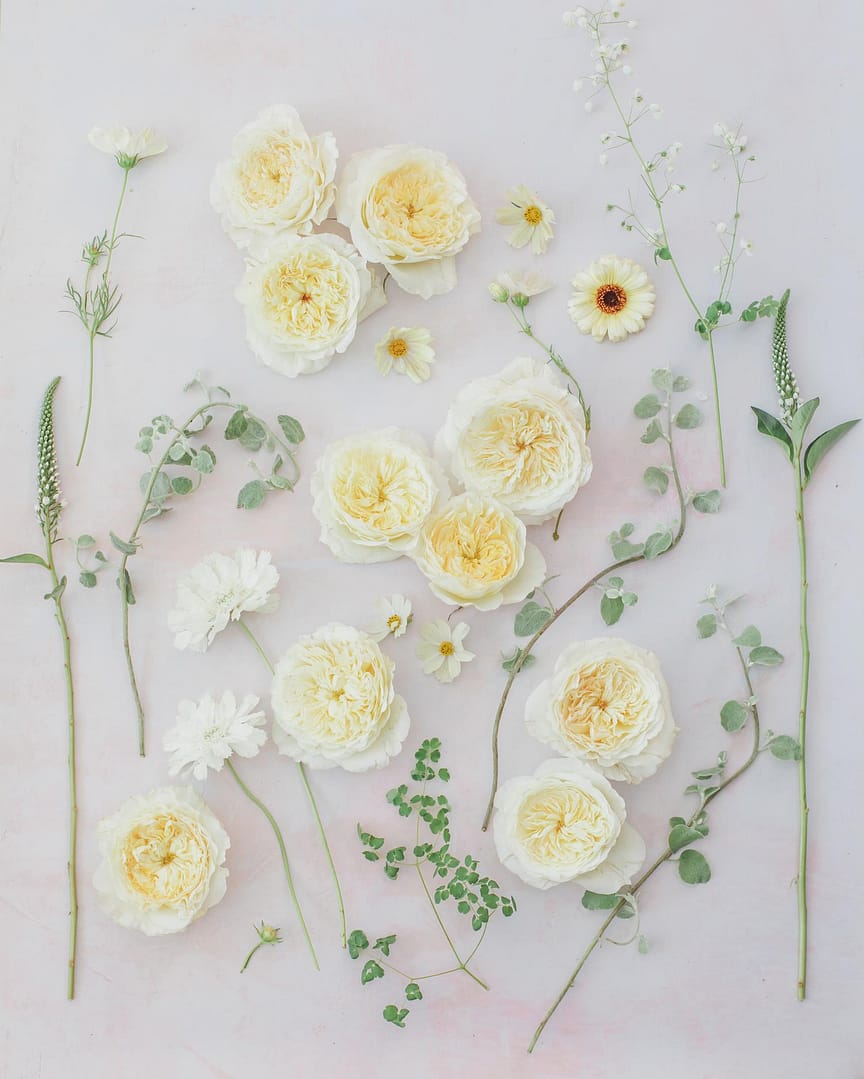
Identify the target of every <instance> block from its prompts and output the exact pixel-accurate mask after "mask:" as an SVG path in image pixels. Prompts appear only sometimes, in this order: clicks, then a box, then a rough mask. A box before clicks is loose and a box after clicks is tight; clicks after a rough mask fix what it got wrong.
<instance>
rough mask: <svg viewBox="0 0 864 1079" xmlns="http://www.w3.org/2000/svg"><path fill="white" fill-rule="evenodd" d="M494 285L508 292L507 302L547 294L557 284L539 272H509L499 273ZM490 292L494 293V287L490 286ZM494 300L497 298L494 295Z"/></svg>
mask: <svg viewBox="0 0 864 1079" xmlns="http://www.w3.org/2000/svg"><path fill="white" fill-rule="evenodd" d="M492 284H493V285H498V286H499V287H500V288H503V289H504V290H505V291H506V293H507V295H506V296H505V297H504V299H505V300H506V299H508V298H510V299H514V298H516V297H518V296H525V297H527V298H528V299H529V300H530V299H531V297H532V296H539V295H540V293H541V292H547V291H548V290H549V289H550V288H552V287H553V285H554V284H555V282H554V281H552V280H551V279H550V278H548V277H547V276H546V275H545V274H542V273H540V272H539V271H538V270H509V271H506V272H504V273H499V274H498V276H497V277H496V278H495V281H494V282H493V283H492ZM489 291H490V292H492V285H490V286H489ZM493 298H497V297H495V294H494V293H493Z"/></svg>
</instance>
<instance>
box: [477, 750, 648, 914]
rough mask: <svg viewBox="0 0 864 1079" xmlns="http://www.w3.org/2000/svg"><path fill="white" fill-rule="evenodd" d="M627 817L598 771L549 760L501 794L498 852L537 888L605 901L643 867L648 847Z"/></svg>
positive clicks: (509, 866)
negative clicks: (573, 890) (566, 888)
mask: <svg viewBox="0 0 864 1079" xmlns="http://www.w3.org/2000/svg"><path fill="white" fill-rule="evenodd" d="M626 818H627V810H626V807H625V805H624V799H623V798H622V797H621V796H620V795H619V794H618V792H617V791H615V790H614V789H613V788H612V785H611V784H610V783H609V782H608V780H606V779H604V777H603V776H602V775H600V773H599V772H597V771H595V770H594V769H593V768H590V767H588V765H586V764H583V763H582V762H581V761H576V760H548V761H544V762H543V764H541V765H540V766H539V767H538V768H537V769H535V771H534V774H533V775H530V776H519V777H518V778H516V779H510V780H508V781H507V782H506V783H504V784H502V785H501V787H500V788H499V790H498V793H497V794H496V795H495V818H494V821H493V834H494V838H495V848H496V850H497V851H498V857H499V858H500V859H501V864H502V865H503V866H505V867H506V868H507V869H509V870H510V872H511V873H515V874H516V876H517V877H520V878H521V879H522V880H523V881H525V883H526V884H530V885H532V887H534V888H551V887H553V886H554V885H556V884H566V883H568V882H570V881H572V882H574V883H576V884H578V885H579V886H580V887H581V888H585V889H587V890H588V891H592V892H599V893H600V894H603V895H610V894H611V893H613V892H616V891H617V890H618V889H619V888H621V887H622V886H623V885H625V884H629V883H630V882H631V880H632V879H633V875H634V874H635V873H636V872H637V871H638V870H639V868H640V866H641V865H642V863H643V862H644V860H645V843H644V842H643V840H642V837H641V836H640V835H639V833H638V832H637V831H636V830H635V829H634V828H632V827H631V826H630V825H629V824H628V823H627V820H626Z"/></svg>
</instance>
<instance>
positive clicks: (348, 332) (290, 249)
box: [237, 234, 384, 378]
mask: <svg viewBox="0 0 864 1079" xmlns="http://www.w3.org/2000/svg"><path fill="white" fill-rule="evenodd" d="M237 299H238V300H239V301H240V303H241V304H242V305H243V309H244V311H245V314H246V339H247V341H248V342H249V346H250V348H251V349H252V351H253V352H254V353H255V355H256V356H258V358H259V359H260V360H261V361H262V363H265V364H266V365H267V366H268V367H272V368H273V369H274V370H275V371H279V372H280V374H283V375H288V376H289V377H290V378H293V377H294V376H295V375H302V374H312V373H313V372H315V371H321V370H322V369H323V368H325V367H326V366H327V364H328V363H330V361H331V360H332V358H333V356H334V355H335V354H336V353H341V352H344V351H345V350H346V349H347V348H348V346H349V345H350V344H351V342H352V341H353V340H354V334H355V332H356V330H357V323H358V321H359V320H360V319H361V318H365V317H366V316H367V315H369V314H371V313H372V311H373V310H376V309H377V308H378V307H380V306H381V305H382V303H383V302H384V300H383V293H382V290H381V288H380V284H379V283H378V282H377V279H375V278H374V277H373V274H372V271H370V270H369V268H368V267H367V265H366V262H365V260H364V259H363V257H362V256H361V255H360V254H359V253H358V252H357V250H356V249H355V248H354V247H352V246H351V244H349V243H348V242H347V241H345V240H343V239H342V238H341V237H339V236H331V235H324V234H321V235H315V236H284V237H282V238H281V239H279V240H276V241H274V242H273V243H272V244H271V245H269V246H268V247H267V248H266V249H265V251H264V253H263V255H262V256H261V258H260V260H249V261H248V262H247V269H246V274H245V276H244V278H243V281H242V282H241V284H240V286H239V287H238V289H237Z"/></svg>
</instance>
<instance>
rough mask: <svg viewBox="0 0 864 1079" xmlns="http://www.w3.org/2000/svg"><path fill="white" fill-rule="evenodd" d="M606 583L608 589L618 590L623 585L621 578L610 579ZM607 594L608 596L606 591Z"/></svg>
mask: <svg viewBox="0 0 864 1079" xmlns="http://www.w3.org/2000/svg"><path fill="white" fill-rule="evenodd" d="M606 583H607V584H608V585H609V588H620V587H621V586H622V585H623V584H624V578H623V577H610V578H609V580H608V581H607V582H606ZM607 594H608V590H607Z"/></svg>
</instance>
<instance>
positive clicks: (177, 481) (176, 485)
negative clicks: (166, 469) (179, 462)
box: [171, 476, 194, 495]
mask: <svg viewBox="0 0 864 1079" xmlns="http://www.w3.org/2000/svg"><path fill="white" fill-rule="evenodd" d="M193 487H194V484H193V483H192V480H190V479H189V477H188V476H175V477H174V479H172V480H171V489H172V490H173V491H174V494H176V495H188V494H189V492H190V491H191V490H192V488H193Z"/></svg>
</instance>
